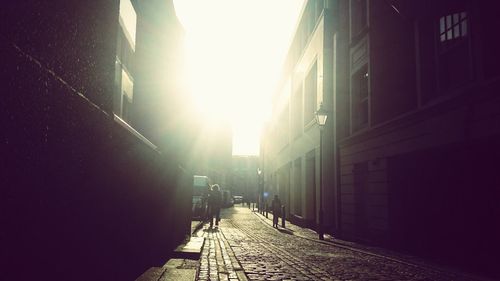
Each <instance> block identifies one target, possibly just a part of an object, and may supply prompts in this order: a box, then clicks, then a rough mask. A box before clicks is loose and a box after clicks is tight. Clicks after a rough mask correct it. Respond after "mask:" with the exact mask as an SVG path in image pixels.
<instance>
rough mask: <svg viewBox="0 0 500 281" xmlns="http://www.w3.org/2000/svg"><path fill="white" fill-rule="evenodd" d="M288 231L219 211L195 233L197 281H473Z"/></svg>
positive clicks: (243, 211) (238, 211) (245, 213)
mask: <svg viewBox="0 0 500 281" xmlns="http://www.w3.org/2000/svg"><path fill="white" fill-rule="evenodd" d="M289 228H290V229H291V230H287V231H284V230H283V229H274V228H272V226H271V225H270V224H268V223H267V219H263V217H262V216H261V215H260V214H255V213H253V212H252V211H251V210H249V209H247V208H243V207H239V206H238V207H234V208H230V209H226V210H224V211H223V213H222V220H221V223H220V226H219V227H218V228H215V229H210V228H208V227H207V226H206V225H205V226H204V227H203V229H202V230H200V231H199V232H198V233H197V235H199V236H204V237H205V238H206V240H205V245H204V248H203V251H202V255H201V259H200V264H199V268H198V271H197V280H233V281H235V280H477V279H476V278H474V277H469V276H465V275H461V274H458V273H453V272H448V271H442V270H437V269H431V268H428V267H422V266H417V265H413V264H410V263H406V262H400V261H398V260H397V259H393V258H386V257H384V256H381V255H373V254H370V253H368V252H366V251H357V250H355V249H349V248H346V247H340V246H337V245H335V244H331V243H320V242H319V241H315V240H314V239H312V238H311V237H307V238H309V239H304V237H306V236H308V235H309V236H311V235H312V234H313V233H312V232H311V231H310V230H307V229H300V228H298V227H296V226H293V225H289ZM292 232H297V234H299V235H300V236H302V237H299V236H297V235H292V234H290V233H292Z"/></svg>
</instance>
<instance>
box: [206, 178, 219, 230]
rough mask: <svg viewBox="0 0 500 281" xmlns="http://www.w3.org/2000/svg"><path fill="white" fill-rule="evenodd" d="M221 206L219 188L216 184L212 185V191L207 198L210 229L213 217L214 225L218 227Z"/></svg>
mask: <svg viewBox="0 0 500 281" xmlns="http://www.w3.org/2000/svg"><path fill="white" fill-rule="evenodd" d="M221 205H222V194H221V192H220V187H219V185H218V184H214V185H212V190H211V191H210V194H209V196H208V209H209V212H210V215H209V219H210V227H213V225H214V217H215V225H219V221H220V208H221Z"/></svg>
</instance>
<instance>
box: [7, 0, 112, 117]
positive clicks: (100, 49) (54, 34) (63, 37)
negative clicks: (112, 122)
mask: <svg viewBox="0 0 500 281" xmlns="http://www.w3.org/2000/svg"><path fill="white" fill-rule="evenodd" d="M118 14H119V0H97V1H95V0H93V1H77V0H54V1H37V0H21V1H9V2H8V3H3V4H2V9H0V35H1V36H2V38H1V40H2V41H4V40H6V41H10V42H14V43H15V44H17V45H18V46H19V47H20V48H21V49H23V50H24V51H25V52H27V53H29V54H30V55H32V56H33V57H35V58H37V59H38V60H39V61H40V62H41V63H42V65H44V66H46V67H47V68H49V69H51V70H52V71H54V72H55V73H57V74H58V75H59V76H60V77H62V78H63V79H64V80H65V81H66V82H68V83H69V84H70V85H71V86H72V87H74V88H75V89H76V90H77V91H78V92H80V93H82V94H84V95H85V96H86V97H88V98H89V99H91V100H92V101H93V102H94V103H95V104H97V105H98V106H99V107H101V108H103V109H104V110H106V111H108V112H111V109H112V89H113V78H114V63H115V54H116V39H115V38H116V37H117V32H118Z"/></svg>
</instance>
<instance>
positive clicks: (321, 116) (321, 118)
mask: <svg viewBox="0 0 500 281" xmlns="http://www.w3.org/2000/svg"><path fill="white" fill-rule="evenodd" d="M327 118H328V114H327V111H326V110H324V109H323V104H320V105H319V109H318V110H317V111H316V122H317V123H318V125H320V126H324V125H325V124H326V119H327Z"/></svg>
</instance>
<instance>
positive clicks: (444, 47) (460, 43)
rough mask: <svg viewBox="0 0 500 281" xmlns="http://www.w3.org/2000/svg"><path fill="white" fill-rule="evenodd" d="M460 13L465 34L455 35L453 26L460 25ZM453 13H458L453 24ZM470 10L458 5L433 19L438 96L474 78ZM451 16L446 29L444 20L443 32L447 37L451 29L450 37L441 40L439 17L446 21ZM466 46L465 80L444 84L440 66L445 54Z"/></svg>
mask: <svg viewBox="0 0 500 281" xmlns="http://www.w3.org/2000/svg"><path fill="white" fill-rule="evenodd" d="M462 13H465V14H466V16H465V20H466V34H464V35H463V36H462V35H461V34H460V35H459V36H457V37H455V31H454V30H453V28H454V27H455V26H456V25H460V24H461V23H462V22H463V21H461V17H460V15H461V14H462ZM455 14H458V15H459V19H458V23H457V24H453V16H454V15H455ZM471 15H472V13H471V11H470V9H467V7H459V8H454V9H450V10H447V11H445V12H443V13H441V14H439V15H438V16H437V17H436V18H435V20H434V27H435V28H434V38H435V39H434V42H435V61H436V74H435V75H436V84H437V91H438V93H439V94H438V96H440V95H448V94H449V93H452V92H455V91H457V89H462V88H464V87H466V86H467V85H468V84H470V83H471V82H472V81H473V79H474V61H473V48H472V28H471ZM448 17H450V18H451V24H450V25H451V27H450V28H449V29H447V28H446V27H447V26H448V24H447V22H445V25H446V26H445V32H443V34H446V37H448V35H447V33H448V32H449V31H451V32H452V33H451V37H452V38H450V39H448V38H446V40H444V41H441V34H442V33H441V19H443V18H444V19H445V21H447V18H448ZM459 30H460V33H461V31H462V27H459ZM464 46H465V47H466V48H467V57H466V58H464V60H463V62H464V63H466V64H467V66H464V67H467V68H468V70H467V79H466V80H465V81H457V82H454V81H451V80H450V81H448V83H449V85H448V86H446V85H445V84H446V82H445V80H444V79H445V78H444V77H443V76H442V67H443V65H444V63H445V62H444V61H445V58H444V57H445V56H446V55H448V54H450V53H451V52H453V51H456V49H458V48H460V47H464Z"/></svg>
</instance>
